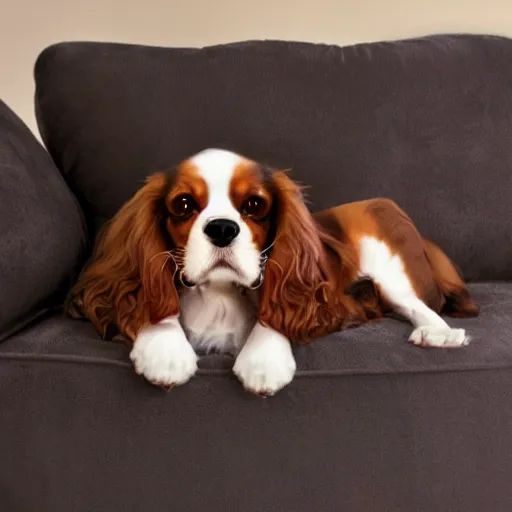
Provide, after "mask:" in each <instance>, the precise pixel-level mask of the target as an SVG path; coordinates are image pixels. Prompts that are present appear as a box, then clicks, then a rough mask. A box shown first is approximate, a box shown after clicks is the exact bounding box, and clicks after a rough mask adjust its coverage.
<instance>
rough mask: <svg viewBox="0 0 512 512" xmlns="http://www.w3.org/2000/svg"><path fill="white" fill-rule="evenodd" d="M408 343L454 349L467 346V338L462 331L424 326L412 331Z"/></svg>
mask: <svg viewBox="0 0 512 512" xmlns="http://www.w3.org/2000/svg"><path fill="white" fill-rule="evenodd" d="M409 342H410V343H414V345H417V346H420V347H436V348H456V347H463V346H465V345H467V344H468V343H469V338H468V337H466V331H465V330H464V329H452V328H451V327H437V326H433V325H424V326H421V327H417V328H416V329H414V331H412V334H411V335H410V336H409Z"/></svg>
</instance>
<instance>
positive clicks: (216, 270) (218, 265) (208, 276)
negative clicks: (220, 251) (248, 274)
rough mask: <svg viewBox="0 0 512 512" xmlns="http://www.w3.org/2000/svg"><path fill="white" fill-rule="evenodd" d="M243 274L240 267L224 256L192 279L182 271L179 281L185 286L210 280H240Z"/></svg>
mask: <svg viewBox="0 0 512 512" xmlns="http://www.w3.org/2000/svg"><path fill="white" fill-rule="evenodd" d="M243 279H244V276H243V274H242V272H241V271H240V269H238V268H237V267H236V266H235V265H234V264H232V263H231V262H230V261H229V260H227V259H225V258H219V259H217V260H216V261H214V262H213V263H212V264H211V265H210V266H209V267H208V268H207V269H205V270H204V271H203V272H201V274H200V275H199V276H198V277H197V278H194V280H193V281H192V280H191V279H190V278H189V277H187V275H186V273H185V272H184V271H182V272H181V274H180V281H181V282H182V284H183V285H184V286H185V287H187V288H192V287H194V286H197V285H203V284H207V283H208V282H211V281H217V280H218V281H242V280H243Z"/></svg>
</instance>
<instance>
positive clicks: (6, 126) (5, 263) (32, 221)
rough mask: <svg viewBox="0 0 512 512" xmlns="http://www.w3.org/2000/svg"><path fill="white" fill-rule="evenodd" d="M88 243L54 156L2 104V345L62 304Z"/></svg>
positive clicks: (0, 165)
mask: <svg viewBox="0 0 512 512" xmlns="http://www.w3.org/2000/svg"><path fill="white" fill-rule="evenodd" d="M85 239H86V234H85V226H84V221H83V217H82V212H81V210H80V206H79V205H78V203H77V201H76V199H75V198H74V197H73V195H72V193H71V192H70V190H69V188H68V187H67V185H66V183H65V182H64V180H63V179H62V176H61V175H60V174H59V171H58V170H57V169H56V167H55V165H54V163H53V162H52V160H51V158H50V156H49V155H48V153H47V152H46V151H45V150H44V148H43V147H42V146H41V145H40V144H39V142H38V141H37V140H36V138H35V137H34V135H33V134H32V133H31V132H30V130H29V129H28V128H27V127H26V126H25V125H24V124H23V123H22V121H21V120H20V119H19V118H18V117H17V116H16V115H15V114H14V113H13V112H12V111H11V110H10V109H9V108H8V107H7V105H5V103H3V102H2V101H1V100H0V341H2V340H3V339H5V338H6V337H7V336H8V335H10V334H12V333H14V332H17V331H19V330H20V329H21V328H23V327H24V326H26V325H27V324H28V323H30V322H32V321H33V320H34V319H36V318H37V317H39V316H40V315H41V314H43V313H45V312H47V311H49V310H51V309H53V308H55V307H58V306H59V305H60V304H61V303H62V300H63V297H65V295H66V293H67V290H68V288H69V286H70V285H71V283H72V281H73V279H74V277H75V275H76V273H77V272H78V270H79V268H80V266H81V264H82V263H83V258H84V255H85V248H86V244H85Z"/></svg>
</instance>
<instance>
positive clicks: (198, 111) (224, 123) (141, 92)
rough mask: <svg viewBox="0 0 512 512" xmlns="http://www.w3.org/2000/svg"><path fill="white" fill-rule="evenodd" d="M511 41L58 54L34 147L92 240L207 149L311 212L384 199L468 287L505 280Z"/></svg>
mask: <svg viewBox="0 0 512 512" xmlns="http://www.w3.org/2000/svg"><path fill="white" fill-rule="evenodd" d="M511 60H512V41H511V40H510V39H506V38H501V37H492V36H471V35H441V36H432V37H425V38H420V39H414V40H405V41H397V42H387V43H372V44H362V45H355V46H349V47H345V48H340V47H338V46H329V45H321V44H309V43H294V42H283V41H248V42H243V43H233V44H226V45H219V46H214V47H207V48H203V49H179V48H158V47H147V46H138V45H125V44H112V43H61V44H57V45H54V46H51V47H49V48H47V49H46V50H44V51H43V52H42V54H41V55H40V56H39V58H38V60H37V64H36V67H35V77H36V101H37V113H38V121H39V127H40V131H41V134H42V137H43V139H44V141H45V143H46V146H47V148H48V149H49V151H50V153H51V155H52V156H53V158H54V160H55V162H56V163H57V166H58V167H59V169H60V170H61V172H62V173H63V175H64V177H65V178H66V180H67V181H68V183H69V185H70V187H71V188H72V190H73V191H74V192H75V194H76V196H77V197H78V199H79V200H80V202H81V205H82V207H83V209H84V211H85V214H86V218H87V221H88V223H89V225H90V227H91V233H92V235H93V236H94V234H95V233H96V232H97V230H98V228H99V227H100V226H101V225H102V224H103V222H104V221H105V220H107V219H108V218H110V217H111V216H112V215H113V214H114V213H115V212H116V211H117V210H118V209H119V207H120V206H121V205H122V204H123V202H125V201H126V200H127V199H128V198H129V197H130V196H131V195H132V194H133V193H134V192H135V191H136V190H137V189H138V188H139V187H140V186H141V184H142V182H143V179H144V178H145V176H146V175H148V174H150V173H152V172H155V171H157V170H161V169H162V168H165V167H169V166H172V165H174V164H176V163H177V162H179V161H180V160H182V159H183V158H185V157H187V156H190V155H191V154H192V153H195V152H197V151H199V150H201V149H204V148H207V147H220V148H225V149H231V150H235V151H237V152H240V153H243V154H246V155H247V156H249V157H252V158H254V159H255V160H258V161H262V162H265V163H267V164H269V165H272V166H275V167H281V168H292V176H293V177H294V178H296V179H297V180H299V181H301V182H303V183H305V184H307V185H310V186H311V187H310V189H309V191H308V194H309V198H310V200H311V207H312V208H313V209H314V210H318V209H321V208H326V207H330V206H333V205H335V204H339V203H342V202H345V201H353V200H358V199H364V198H368V197H374V196H387V197H390V198H392V199H394V200H396V201H397V202H398V203H399V204H400V205H401V206H402V207H403V208H404V209H405V210H406V211H407V212H408V213H409V214H410V215H411V216H412V218H413V220H414V221H415V222H416V224H417V225H418V226H419V228H420V229H421V231H422V232H423V233H424V235H425V236H427V237H429V238H431V239H433V240H434V241H435V242H437V243H438V244H440V245H441V246H442V247H443V249H444V250H445V251H446V252H447V253H448V255H449V256H450V257H451V258H452V259H453V260H454V261H455V262H457V263H458V264H459V265H460V266H461V268H462V271H463V273H464V276H465V277H466V278H467V279H468V280H488V279H512V265H511V264H510V261H511V257H512V255H511V252H510V249H507V248H506V247H504V241H505V240H510V238H511V237H512V212H511V207H510V195H511V193H512V190H511V183H510V176H511V174H510V169H511V167H512V144H511V143H510V141H511V140H512V101H511V99H510V98H512V66H510V62H511Z"/></svg>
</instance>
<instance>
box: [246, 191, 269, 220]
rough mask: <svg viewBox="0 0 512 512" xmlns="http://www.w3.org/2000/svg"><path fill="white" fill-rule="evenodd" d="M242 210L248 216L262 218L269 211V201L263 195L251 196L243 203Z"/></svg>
mask: <svg viewBox="0 0 512 512" xmlns="http://www.w3.org/2000/svg"><path fill="white" fill-rule="evenodd" d="M241 211H242V214H243V215H247V217H251V218H254V219H256V220H262V218H263V217H264V216H265V214H266V212H267V203H266V201H265V199H263V198H262V197H258V196H251V197H249V198H248V199H247V200H246V201H245V203H244V204H243V205H242V208H241Z"/></svg>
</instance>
